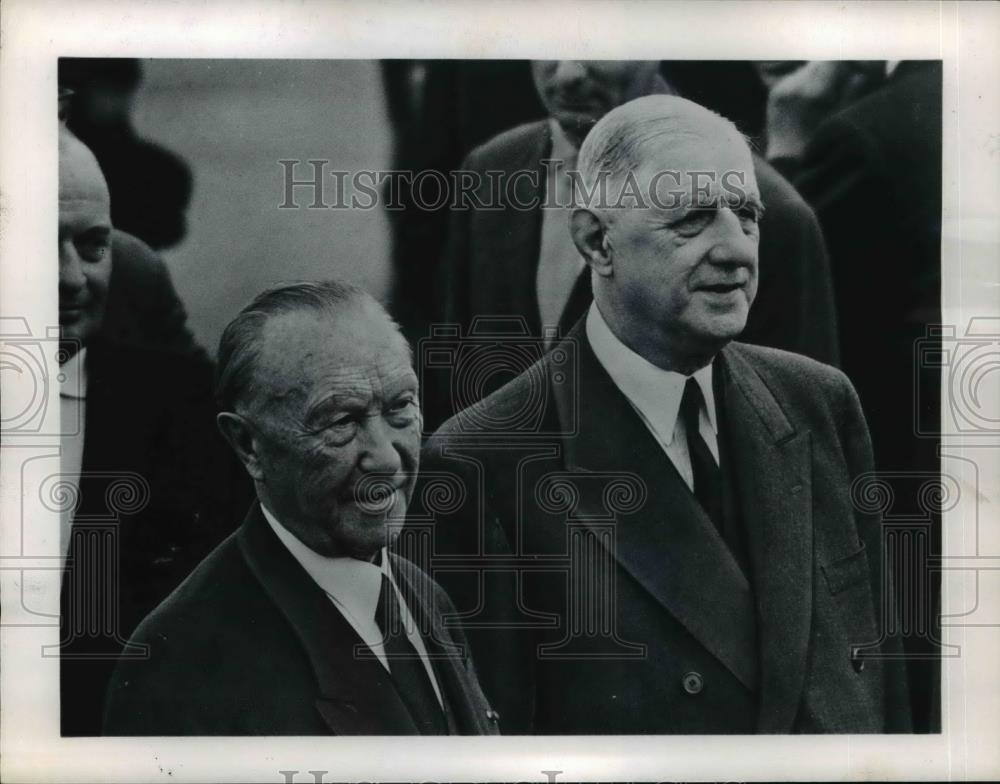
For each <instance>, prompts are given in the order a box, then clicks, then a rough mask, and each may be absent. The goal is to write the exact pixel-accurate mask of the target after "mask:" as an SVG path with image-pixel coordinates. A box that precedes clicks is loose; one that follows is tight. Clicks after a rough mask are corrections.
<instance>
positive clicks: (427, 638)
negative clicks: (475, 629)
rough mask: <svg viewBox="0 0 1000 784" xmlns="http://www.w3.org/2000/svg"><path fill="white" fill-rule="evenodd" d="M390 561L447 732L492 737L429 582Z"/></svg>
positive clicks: (412, 569)
mask: <svg viewBox="0 0 1000 784" xmlns="http://www.w3.org/2000/svg"><path fill="white" fill-rule="evenodd" d="M392 560H393V574H394V575H395V576H396V580H397V583H398V584H399V587H400V590H401V591H402V593H403V595H404V596H405V597H406V599H407V606H408V607H409V609H410V612H411V614H412V615H413V618H414V620H415V621H416V623H417V628H418V629H420V630H421V634H422V636H423V641H424V646H425V647H426V649H427V653H428V655H429V656H430V657H431V662H432V664H433V666H434V673H435V675H436V677H437V680H438V687H439V688H440V689H441V694H442V697H443V698H444V704H445V714H446V716H447V718H448V726H449V729H450V731H451V732H452V733H454V734H461V735H488V734H492V733H493V732H494V730H493V728H492V727H491V726H490V725H489V724H488V723H487V721H486V714H485V704H484V703H481V701H480V700H477V699H476V695H475V692H476V691H478V688H477V686H476V684H475V683H474V682H473V681H472V680H471V679H470V677H469V674H468V670H467V669H466V667H467V662H468V652H467V651H464V650H462V649H461V647H460V646H458V645H457V644H456V643H455V642H454V641H453V638H452V635H451V634H450V633H449V632H448V631H447V629H445V627H444V622H443V619H442V618H441V616H440V614H439V613H438V612H436V611H435V609H434V597H433V594H432V590H433V586H432V584H431V582H430V578H429V577H427V576H426V575H419V576H418V571H417V567H416V566H413V565H412V564H408V565H407V568H400V567H401V564H400V561H401V560H402V559H401V557H400V556H396V555H392ZM420 578H423V579H420ZM425 632H426V633H425ZM480 709H482V710H480Z"/></svg>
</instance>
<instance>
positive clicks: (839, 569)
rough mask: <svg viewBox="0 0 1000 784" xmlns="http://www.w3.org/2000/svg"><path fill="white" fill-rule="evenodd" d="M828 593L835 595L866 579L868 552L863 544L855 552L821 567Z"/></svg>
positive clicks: (864, 581)
mask: <svg viewBox="0 0 1000 784" xmlns="http://www.w3.org/2000/svg"><path fill="white" fill-rule="evenodd" d="M821 569H822V570H823V577H825V578H826V584H827V587H829V589H830V593H832V594H833V595H834V596H836V595H837V594H839V593H842V592H844V591H846V590H847V589H848V588H851V587H852V586H855V585H857V584H859V583H867V581H868V575H869V571H868V554H867V552H866V551H865V546H864V545H863V544H862V545H861V549H860V550H858V551H857V552H856V553H852V554H851V555H848V556H845V557H843V558H840V559H838V560H836V561H833V562H832V563H829V564H827V565H826V566H823V567H821Z"/></svg>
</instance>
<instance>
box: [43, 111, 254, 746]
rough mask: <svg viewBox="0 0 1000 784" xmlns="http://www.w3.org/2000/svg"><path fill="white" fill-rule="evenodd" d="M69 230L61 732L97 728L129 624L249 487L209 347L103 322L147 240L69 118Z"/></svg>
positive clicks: (63, 211) (65, 199)
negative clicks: (223, 423) (135, 335)
mask: <svg viewBox="0 0 1000 784" xmlns="http://www.w3.org/2000/svg"><path fill="white" fill-rule="evenodd" d="M58 231H59V235H58V247H59V325H60V330H61V338H60V366H61V367H60V382H61V389H60V407H61V414H62V423H63V433H62V439H61V451H60V458H61V463H60V469H61V476H60V482H61V487H63V488H64V489H65V492H66V495H65V496H64V500H65V501H66V503H64V504H63V505H62V506H61V508H60V511H61V512H62V518H61V526H60V543H59V552H60V554H61V556H62V557H63V558H64V559H65V561H64V563H65V571H64V573H63V582H62V595H61V612H60V626H61V635H60V647H61V650H60V657H61V662H60V663H61V677H60V697H61V699H60V704H61V730H62V734H63V735H65V736H77V735H96V734H98V733H99V732H100V721H101V711H102V707H103V700H104V693H105V690H106V688H107V683H108V679H109V678H110V676H111V671H112V667H113V665H114V662H115V660H116V658H117V657H118V656H119V655H122V654H124V655H126V656H142V655H144V653H143V651H142V650H141V649H137V648H135V647H128V648H125V640H126V639H127V637H128V635H129V634H130V633H131V632H132V630H133V629H134V628H135V625H136V624H137V623H138V622H139V620H141V619H142V617H143V616H144V615H145V614H146V613H147V612H149V610H151V609H152V608H153V607H155V606H156V605H157V604H158V603H159V602H160V601H161V600H162V599H163V598H164V597H165V596H166V595H167V594H168V593H170V591H171V590H173V588H174V587H176V586H177V584H178V583H179V582H180V581H181V579H183V578H184V576H185V575H186V574H187V573H188V572H189V571H190V570H191V569H192V568H193V567H194V565H195V564H197V563H198V562H199V561H200V560H201V558H202V557H203V556H204V555H205V554H206V553H207V552H208V551H209V550H210V549H211V547H212V546H213V545H214V544H215V543H216V542H217V541H219V539H221V538H222V537H223V536H224V535H225V534H226V533H228V531H229V530H231V528H232V527H233V526H234V525H235V522H236V519H237V515H238V514H239V513H240V511H242V510H241V509H240V508H241V507H243V505H244V504H245V503H246V501H247V498H248V486H247V482H246V479H245V477H243V476H242V475H241V474H240V473H239V471H238V466H237V465H236V464H235V461H234V460H233V459H232V456H231V455H230V454H229V453H228V451H227V450H226V449H225V444H224V443H223V442H222V439H221V437H220V436H219V434H218V432H217V430H216V428H215V422H214V406H213V401H212V366H211V364H210V363H209V361H208V360H207V358H206V357H205V356H204V355H203V353H201V352H197V351H183V352H179V351H176V350H174V349H172V348H170V349H167V348H163V347H159V348H157V347H153V346H149V345H136V344H134V343H133V344H128V343H125V342H122V341H120V340H116V339H114V338H113V337H112V336H110V335H109V334H107V332H106V331H105V329H104V321H105V317H106V310H107V306H108V303H109V298H110V296H111V292H112V290H113V289H114V287H115V285H116V280H118V279H117V278H116V276H115V274H114V269H115V265H116V264H118V262H119V260H118V259H116V258H115V253H116V251H117V249H119V248H124V249H126V250H127V249H129V248H131V247H133V246H134V244H135V243H138V240H134V239H132V238H128V237H126V236H125V235H122V238H121V239H120V240H118V241H117V242H116V234H115V230H114V229H113V228H112V220H111V199H110V195H109V193H108V187H107V183H106V182H105V180H104V176H103V175H102V173H101V169H100V167H99V165H98V163H97V160H96V158H95V157H94V155H93V154H92V153H91V151H90V150H89V149H88V148H87V147H86V146H85V145H84V144H83V143H82V142H81V141H80V140H79V139H77V138H76V137H75V136H74V135H73V134H72V133H70V131H69V130H67V129H66V127H65V126H64V125H60V128H59V227H58ZM140 245H141V243H140ZM143 247H144V246H143ZM131 262H132V263H134V262H135V258H132V259H131ZM138 316H140V317H142V318H149V319H154V320H155V319H156V318H158V316H159V314H158V313H156V312H152V313H149V314H145V313H143V314H138Z"/></svg>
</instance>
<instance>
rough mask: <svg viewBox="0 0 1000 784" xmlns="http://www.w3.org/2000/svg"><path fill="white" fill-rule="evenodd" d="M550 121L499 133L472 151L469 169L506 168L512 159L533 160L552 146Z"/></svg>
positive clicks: (537, 122) (467, 161)
mask: <svg viewBox="0 0 1000 784" xmlns="http://www.w3.org/2000/svg"><path fill="white" fill-rule="evenodd" d="M551 139H552V133H551V130H550V128H549V121H548V120H537V121H535V122H529V123H524V124H523V125H518V126H516V127H514V128H510V129H508V130H506V131H503V132H502V133H498V134H497V135H496V136H494V137H493V138H492V139H489V140H488V141H486V142H483V143H482V144H480V145H479V146H478V147H476V148H475V149H473V150H472V152H470V153H469V155H468V156H467V157H466V159H465V165H466V167H467V168H476V169H479V168H481V169H490V168H504V165H505V164H507V163H508V162H509V161H510V160H511V159H512V158H518V159H520V158H532V157H534V156H535V155H537V154H539V153H540V151H542V150H544V149H545V148H546V147H548V146H550V145H551Z"/></svg>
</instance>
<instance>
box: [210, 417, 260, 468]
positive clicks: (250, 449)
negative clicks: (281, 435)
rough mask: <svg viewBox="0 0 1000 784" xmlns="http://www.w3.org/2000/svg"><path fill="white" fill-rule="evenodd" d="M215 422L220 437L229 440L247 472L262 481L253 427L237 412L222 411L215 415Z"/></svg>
mask: <svg viewBox="0 0 1000 784" xmlns="http://www.w3.org/2000/svg"><path fill="white" fill-rule="evenodd" d="M215 422H216V424H217V425H218V426H219V431H220V432H221V433H222V437H223V438H225V439H226V441H228V442H229V446H231V447H232V448H233V451H234V452H235V453H236V456H237V457H238V458H239V460H240V462H241V463H243V467H244V468H246V470H247V473H248V474H250V477H251V478H252V479H254V480H255V481H258V482H262V481H263V480H264V474H263V472H262V471H261V468H260V458H259V456H258V447H257V439H256V438H254V435H253V429H252V428H251V427H250V423H249V422H247V421H246V420H245V419H244V418H243V417H241V416H240V415H239V414H234V413H233V412H231V411H223V412H222V413H220V414H218V415H217V416H216V417H215Z"/></svg>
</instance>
